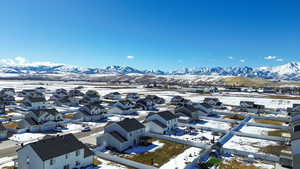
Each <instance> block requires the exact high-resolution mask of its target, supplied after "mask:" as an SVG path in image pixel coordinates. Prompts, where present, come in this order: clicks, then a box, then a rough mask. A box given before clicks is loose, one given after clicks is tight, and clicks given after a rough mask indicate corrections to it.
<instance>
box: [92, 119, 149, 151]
mask: <svg viewBox="0 0 300 169" xmlns="http://www.w3.org/2000/svg"><path fill="white" fill-rule="evenodd" d="M144 135H145V126H144V125H143V124H142V123H140V122H139V121H137V120H136V119H129V118H125V119H124V120H122V121H119V122H113V123H110V124H108V125H107V126H105V129H104V134H103V135H100V136H98V137H97V144H98V145H104V146H108V147H113V148H115V149H116V150H117V151H120V152H122V151H124V150H126V149H128V148H130V147H133V146H135V145H138V144H139V143H140V140H141V137H142V136H144Z"/></svg>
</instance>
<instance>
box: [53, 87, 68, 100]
mask: <svg viewBox="0 0 300 169" xmlns="http://www.w3.org/2000/svg"><path fill="white" fill-rule="evenodd" d="M53 96H54V97H57V98H63V97H66V96H68V91H67V90H66V89H63V88H61V89H56V90H55V93H53Z"/></svg>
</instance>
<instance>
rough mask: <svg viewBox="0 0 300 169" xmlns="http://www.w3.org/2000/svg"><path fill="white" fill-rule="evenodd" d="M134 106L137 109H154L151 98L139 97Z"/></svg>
mask: <svg viewBox="0 0 300 169" xmlns="http://www.w3.org/2000/svg"><path fill="white" fill-rule="evenodd" d="M135 108H136V109H137V110H147V111H156V107H155V103H154V102H153V100H152V99H149V98H148V99H146V98H145V99H139V100H138V101H136V104H135Z"/></svg>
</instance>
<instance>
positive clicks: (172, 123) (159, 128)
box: [145, 111, 178, 134]
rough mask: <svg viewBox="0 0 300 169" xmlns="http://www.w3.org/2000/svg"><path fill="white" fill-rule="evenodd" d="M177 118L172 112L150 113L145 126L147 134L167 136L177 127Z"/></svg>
mask: <svg viewBox="0 0 300 169" xmlns="http://www.w3.org/2000/svg"><path fill="white" fill-rule="evenodd" d="M177 119H178V118H177V116H175V115H174V114H173V113H172V112H170V111H161V112H158V113H150V114H149V115H148V116H147V119H146V122H145V126H146V132H153V133H159V134H167V133H170V131H172V130H174V129H175V128H176V127H177V122H178V121H177Z"/></svg>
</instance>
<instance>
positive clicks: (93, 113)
mask: <svg viewBox="0 0 300 169" xmlns="http://www.w3.org/2000/svg"><path fill="white" fill-rule="evenodd" d="M106 114H107V110H106V109H105V108H104V107H103V106H102V105H100V104H89V105H86V106H83V107H81V108H80V109H79V112H78V113H76V114H75V118H76V119H82V120H83V121H98V120H102V119H104V118H106Z"/></svg>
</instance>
